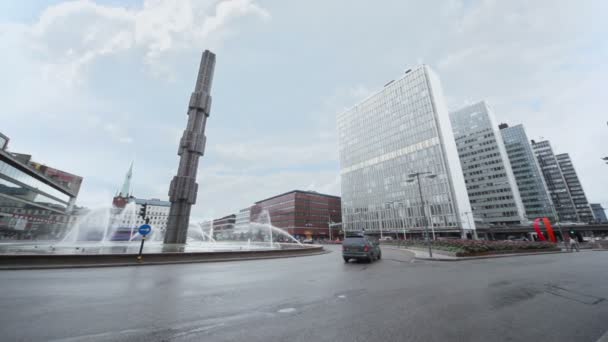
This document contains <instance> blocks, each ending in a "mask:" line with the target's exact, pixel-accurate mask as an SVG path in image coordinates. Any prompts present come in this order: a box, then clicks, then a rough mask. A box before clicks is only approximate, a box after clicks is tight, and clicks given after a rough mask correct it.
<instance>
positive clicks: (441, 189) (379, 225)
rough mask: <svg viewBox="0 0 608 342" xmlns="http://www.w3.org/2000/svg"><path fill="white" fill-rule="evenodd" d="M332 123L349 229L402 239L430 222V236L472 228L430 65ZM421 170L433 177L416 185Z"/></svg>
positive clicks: (422, 178)
mask: <svg viewBox="0 0 608 342" xmlns="http://www.w3.org/2000/svg"><path fill="white" fill-rule="evenodd" d="M337 125H338V138H339V152H340V173H341V177H342V220H343V221H342V222H343V228H344V229H345V230H346V231H353V230H363V229H365V230H366V231H374V232H382V231H385V232H386V231H392V232H399V233H400V232H403V231H405V230H418V229H422V228H423V227H425V226H426V225H427V218H430V222H429V223H430V224H431V227H433V228H434V229H435V230H441V229H446V230H459V229H461V228H464V229H466V230H468V229H475V224H474V220H472V219H471V217H470V216H469V217H467V215H470V212H471V207H470V204H469V198H468V195H467V191H466V187H465V183H464V178H463V176H462V169H461V167H460V161H459V159H458V152H457V151H456V143H455V142H454V136H453V133H452V126H451V124H450V119H449V116H448V111H447V106H446V104H445V101H444V97H443V94H442V89H441V84H440V82H439V78H438V77H437V76H436V75H435V73H434V72H433V71H432V70H431V69H430V68H429V67H428V66H424V65H423V66H419V67H417V68H414V69H410V70H407V71H406V72H405V74H404V75H403V76H402V77H401V78H399V79H398V80H394V81H391V82H389V83H387V84H386V85H385V86H384V88H383V89H382V90H380V91H378V92H376V93H375V94H373V95H371V96H370V97H368V98H367V99H365V100H363V101H362V102H360V103H359V104H357V105H355V106H354V107H352V108H350V109H348V110H346V111H344V112H342V113H340V114H338V116H337ZM418 172H430V173H432V174H433V175H436V177H434V178H429V177H427V176H428V175H429V174H423V175H421V176H420V183H419V184H418V181H413V180H415V179H416V177H413V176H414V174H415V173H418ZM419 186H420V189H419ZM420 190H421V192H422V194H423V198H424V202H423V201H421V198H420ZM423 204H424V205H423ZM425 213H426V215H425Z"/></svg>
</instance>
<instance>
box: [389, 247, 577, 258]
mask: <svg viewBox="0 0 608 342" xmlns="http://www.w3.org/2000/svg"><path fill="white" fill-rule="evenodd" d="M387 248H389V249H396V250H402V251H408V252H410V253H413V254H414V255H415V256H414V259H416V260H426V261H467V260H481V259H496V258H509V257H517V256H530V255H545V254H560V253H568V252H564V251H550V252H531V253H512V254H494V255H481V256H472V257H456V256H451V255H445V254H442V253H441V252H442V251H438V250H433V257H432V258H431V257H429V256H428V255H429V253H428V251H426V250H424V251H423V250H421V249H414V248H398V247H387ZM438 255H439V256H438Z"/></svg>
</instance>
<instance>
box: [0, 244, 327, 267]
mask: <svg viewBox="0 0 608 342" xmlns="http://www.w3.org/2000/svg"><path fill="white" fill-rule="evenodd" d="M276 245H278V246H279V247H278V248H274V249H269V248H267V249H263V248H259V249H249V250H234V249H231V250H218V249H215V250H213V251H201V250H196V249H190V248H189V247H190V246H184V245H167V246H161V247H162V249H161V250H151V251H147V250H146V248H144V253H143V258H142V261H141V262H139V261H138V260H137V251H135V252H131V250H127V251H126V252H117V251H116V250H114V251H107V250H100V251H97V253H87V250H86V247H84V248H85V252H81V253H72V254H66V253H37V254H34V253H20V254H19V253H13V254H0V270H19V269H52V268H79V267H110V266H140V265H161V264H179V263H199V262H220V261H237V260H258V259H273V258H288V257H297V256H307V255H316V254H321V253H325V251H324V249H323V247H322V246H317V245H307V246H301V245H296V244H278V243H277V244H276ZM129 247H130V246H128V248H129ZM38 248H40V247H38ZM38 248H34V249H38ZM80 248H82V247H80ZM100 248H103V247H100ZM109 248H117V247H115V246H111V247H109ZM55 251H56V250H55Z"/></svg>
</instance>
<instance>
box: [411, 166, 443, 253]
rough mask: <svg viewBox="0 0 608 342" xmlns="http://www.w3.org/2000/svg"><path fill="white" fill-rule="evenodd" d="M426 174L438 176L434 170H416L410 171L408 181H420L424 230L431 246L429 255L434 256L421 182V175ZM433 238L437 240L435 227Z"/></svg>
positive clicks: (427, 241) (419, 188) (431, 176)
mask: <svg viewBox="0 0 608 342" xmlns="http://www.w3.org/2000/svg"><path fill="white" fill-rule="evenodd" d="M421 175H422V176H424V175H426V178H435V177H437V175H435V174H433V173H432V172H414V173H410V174H409V175H408V177H409V179H408V180H407V182H408V183H412V182H414V181H417V182H418V194H419V195H420V202H421V203H420V204H421V205H422V216H423V222H424V231H425V234H426V243H427V245H428V247H429V257H430V258H432V257H433V248H432V247H431V240H430V237H429V227H428V226H429V224H428V223H429V222H430V220H427V218H426V210H425V205H424V197H423V195H422V185H421V184H420V176H421ZM433 240H435V229H433Z"/></svg>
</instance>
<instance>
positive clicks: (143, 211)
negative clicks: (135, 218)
mask: <svg viewBox="0 0 608 342" xmlns="http://www.w3.org/2000/svg"><path fill="white" fill-rule="evenodd" d="M147 210H148V204H147V203H146V204H142V206H141V208H139V216H140V217H141V218H142V219H144V220H145V219H146V211H147Z"/></svg>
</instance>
